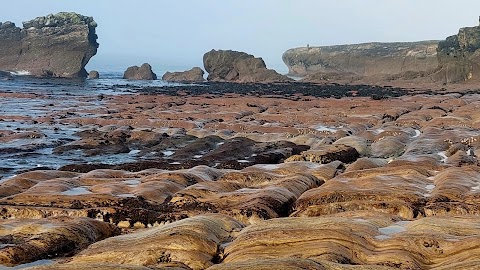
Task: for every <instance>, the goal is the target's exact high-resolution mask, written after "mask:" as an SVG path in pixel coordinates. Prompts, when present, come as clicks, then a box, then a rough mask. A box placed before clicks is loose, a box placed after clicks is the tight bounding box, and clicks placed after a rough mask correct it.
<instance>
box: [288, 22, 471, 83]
mask: <svg viewBox="0 0 480 270" xmlns="http://www.w3.org/2000/svg"><path fill="white" fill-rule="evenodd" d="M479 36H480V27H479V26H475V27H465V28H461V29H460V30H459V32H458V34H457V35H453V36H450V37H448V38H446V39H445V40H443V41H420V42H403V43H365V44H353V45H336V46H323V47H309V46H307V47H301V48H295V49H290V50H287V51H286V52H285V53H284V54H283V61H284V62H285V64H286V65H287V66H288V68H289V73H290V74H291V75H294V76H305V78H304V80H306V81H315V82H335V81H339V82H347V83H348V82H350V83H358V82H362V81H363V82H368V83H374V84H375V83H378V82H379V81H384V82H387V83H388V82H391V81H392V80H398V79H401V80H402V81H414V82H416V83H417V84H418V83H435V84H449V83H457V82H464V81H472V80H473V81H475V82H476V81H478V79H479V78H480V65H479V63H480V58H479V55H480V51H478V49H480V41H479V40H480V39H479Z"/></svg>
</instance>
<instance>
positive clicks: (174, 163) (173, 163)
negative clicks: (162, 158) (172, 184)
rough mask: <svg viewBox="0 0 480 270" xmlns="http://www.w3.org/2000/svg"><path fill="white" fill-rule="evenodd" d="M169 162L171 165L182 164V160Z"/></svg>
mask: <svg viewBox="0 0 480 270" xmlns="http://www.w3.org/2000/svg"><path fill="white" fill-rule="evenodd" d="M169 164H170V165H180V164H182V163H180V162H171V163H169Z"/></svg>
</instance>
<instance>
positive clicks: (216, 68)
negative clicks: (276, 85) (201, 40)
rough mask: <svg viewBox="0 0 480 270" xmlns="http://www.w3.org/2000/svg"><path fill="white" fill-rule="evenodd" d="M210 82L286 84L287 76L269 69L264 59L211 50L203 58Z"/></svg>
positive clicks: (239, 53)
mask: <svg viewBox="0 0 480 270" xmlns="http://www.w3.org/2000/svg"><path fill="white" fill-rule="evenodd" d="M203 65H204V66H205V70H206V71H207V72H208V78H207V79H208V80H209V81H217V82H218V81H227V82H285V81H290V80H291V79H289V78H288V77H286V76H283V75H280V74H278V73H277V72H276V71H275V70H273V69H267V66H266V65H265V62H264V61H263V59H262V58H256V57H254V56H253V55H250V54H247V53H244V52H237V51H231V50H226V51H225V50H218V51H216V50H211V51H209V52H207V53H206V54H205V55H204V56H203Z"/></svg>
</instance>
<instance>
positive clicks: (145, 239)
mask: <svg viewBox="0 0 480 270" xmlns="http://www.w3.org/2000/svg"><path fill="white" fill-rule="evenodd" d="M242 228H243V225H242V224H240V223H239V222H237V221H235V220H234V219H232V218H229V217H227V216H223V215H218V214H217V215H203V216H196V217H194V218H190V219H185V220H182V221H178V222H175V223H171V224H169V225H165V226H163V227H161V228H154V229H150V230H146V231H142V232H136V233H132V234H127V235H122V236H117V237H113V238H109V239H107V240H104V241H101V242H98V243H95V244H93V245H91V246H89V247H88V248H87V249H86V250H84V251H83V252H81V253H80V254H79V255H77V256H75V257H74V258H73V259H72V260H71V261H70V262H69V264H70V265H77V264H84V263H110V264H112V263H115V264H127V265H138V266H155V267H163V266H164V265H166V266H168V265H172V263H180V264H182V263H184V264H185V265H187V266H188V267H190V268H191V269H206V268H208V267H209V266H211V265H213V262H212V261H214V260H215V259H216V258H217V259H218V250H219V249H220V248H221V245H222V244H224V243H228V242H230V241H231V240H232V238H233V235H234V234H235V232H236V231H239V230H241V229H242ZM162 269H163V268H162Z"/></svg>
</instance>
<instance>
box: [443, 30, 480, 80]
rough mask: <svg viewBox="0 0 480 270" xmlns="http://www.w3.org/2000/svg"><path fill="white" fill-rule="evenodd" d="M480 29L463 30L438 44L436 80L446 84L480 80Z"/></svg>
mask: <svg viewBox="0 0 480 270" xmlns="http://www.w3.org/2000/svg"><path fill="white" fill-rule="evenodd" d="M479 49H480V27H479V26H475V27H465V28H461V29H460V30H459V32H458V34H457V35H453V36H450V37H448V38H447V39H446V40H444V41H441V42H440V43H439V44H438V59H439V68H438V69H439V70H438V71H437V72H436V74H435V79H436V80H439V81H443V82H444V83H451V82H460V81H468V80H472V79H476V80H478V79H479V78H480V50H479Z"/></svg>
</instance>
